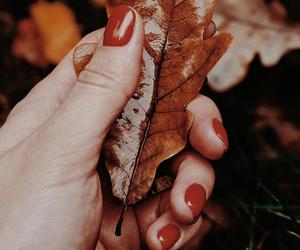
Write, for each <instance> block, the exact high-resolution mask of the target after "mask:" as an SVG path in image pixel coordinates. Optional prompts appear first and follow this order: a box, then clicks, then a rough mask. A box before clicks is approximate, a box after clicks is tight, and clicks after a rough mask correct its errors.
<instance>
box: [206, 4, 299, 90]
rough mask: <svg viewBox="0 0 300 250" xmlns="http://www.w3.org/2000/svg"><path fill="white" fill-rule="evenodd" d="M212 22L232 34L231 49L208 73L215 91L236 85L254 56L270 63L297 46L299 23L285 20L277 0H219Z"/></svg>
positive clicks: (264, 63)
mask: <svg viewBox="0 0 300 250" xmlns="http://www.w3.org/2000/svg"><path fill="white" fill-rule="evenodd" d="M214 21H215V22H216V24H217V26H218V28H219V30H220V31H222V32H229V33H231V34H232V35H233V37H234V40H233V44H232V46H231V48H230V49H229V50H228V52H227V53H226V55H225V56H224V57H223V58H222V59H221V60H220V62H219V63H218V64H217V65H216V67H214V69H213V70H212V71H211V72H210V74H209V82H210V86H211V87H212V88H213V89H214V90H217V91H225V90H227V89H229V88H230V87H232V86H234V85H236V84H238V83H239V82H240V81H241V80H242V79H243V78H244V77H245V75H246V73H247V71H248V67H249V64H250V62H251V61H252V60H253V58H254V57H255V55H257V54H258V55H259V56H260V59H261V62H262V64H263V65H264V66H272V65H275V64H276V63H278V61H279V60H280V58H281V57H282V56H283V55H284V54H285V53H287V52H288V51H290V50H293V49H297V48H300V25H299V24H298V25H296V24H291V23H288V21H287V19H286V14H285V11H284V9H283V7H282V6H280V5H279V2H278V1H275V2H273V3H272V4H267V3H266V1H264V0H219V1H218V7H217V14H216V16H215V18H214Z"/></svg>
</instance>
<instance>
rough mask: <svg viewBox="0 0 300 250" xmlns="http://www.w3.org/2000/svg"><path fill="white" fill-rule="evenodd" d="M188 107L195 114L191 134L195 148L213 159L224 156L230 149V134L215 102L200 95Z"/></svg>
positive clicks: (191, 141)
mask: <svg viewBox="0 0 300 250" xmlns="http://www.w3.org/2000/svg"><path fill="white" fill-rule="evenodd" d="M187 109H188V110H189V111H191V112H192V114H193V116H194V123H193V125H192V128H191V131H190V134H189V141H190V143H191V145H192V146H193V148H194V149H195V150H197V151H198V152H199V153H201V154H202V155H203V156H205V157H206V158H208V159H211V160H216V159H219V158H220V157H222V156H223V154H224V153H225V152H226V151H227V149H228V136H227V133H226V130H225V128H224V126H223V125H222V118H221V114H220V112H219V110H218V108H217V106H216V105H215V103H214V102H213V101H212V100H211V99H209V98H208V97H206V96H204V95H199V96H198V97H197V98H196V99H194V100H193V101H192V102H190V103H189V105H188V107H187Z"/></svg>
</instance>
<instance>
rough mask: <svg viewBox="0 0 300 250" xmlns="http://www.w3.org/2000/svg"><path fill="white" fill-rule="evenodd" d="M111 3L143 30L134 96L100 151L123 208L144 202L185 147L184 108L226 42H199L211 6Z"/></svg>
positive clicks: (187, 120)
mask: <svg viewBox="0 0 300 250" xmlns="http://www.w3.org/2000/svg"><path fill="white" fill-rule="evenodd" d="M113 3H117V4H120V3H123V4H128V5H131V6H133V7H134V8H135V9H136V10H137V11H138V12H139V13H140V14H141V16H142V18H143V21H144V24H145V50H144V55H143V65H142V68H141V75H140V79H139V83H138V86H137V89H136V92H135V94H134V95H133V97H132V98H131V99H130V100H129V102H128V104H127V105H126V107H125V109H124V111H123V113H122V114H121V115H120V117H119V118H118V119H117V121H116V122H115V124H114V125H113V127H112V129H111V130H110V133H109V135H108V137H107V140H106V142H105V146H104V148H105V155H106V165H107V168H108V170H109V172H110V175H111V180H112V191H113V194H114V195H115V196H116V197H118V198H119V199H120V200H122V201H123V202H124V204H125V206H124V207H125V208H126V206H127V205H129V204H135V203H136V202H138V201H139V200H141V199H142V198H143V197H145V195H146V194H147V192H148V191H149V189H150V187H151V186H152V184H153V180H154V178H155V173H156V169H157V167H158V165H159V164H160V163H161V162H163V161H164V160H166V159H168V158H170V157H172V156H174V155H176V154H177V153H178V152H179V151H181V150H182V149H183V148H184V147H185V145H186V137H187V133H188V130H189V128H190V126H191V124H192V115H191V114H190V113H189V112H187V111H186V110H185V108H186V105H187V104H188V103H189V102H190V101H191V100H192V99H193V98H194V97H195V96H197V95H198V92H199V90H200V88H201V86H202V84H203V82H204V80H205V78H206V75H207V73H208V72H209V70H210V69H211V68H212V67H213V66H214V64H215V63H216V62H217V61H218V60H219V58H220V57H221V56H222V55H223V53H224V52H225V51H226V49H227V47H228V46H229V44H230V42H231V36H230V35H228V34H220V35H217V36H214V37H213V38H210V39H207V40H203V38H202V36H203V32H204V30H205V29H206V28H207V26H208V25H209V23H210V21H211V18H212V15H213V12H214V7H215V1H214V0H201V1H198V0H182V1H174V0H168V1H167V0H166V1H159V0H155V1H154V0H143V1H114V2H113ZM77 50H78V49H76V50H75V53H74V62H76V61H78V60H77V59H78V58H77V55H78V54H80V55H81V56H82V53H77ZM79 50H81V51H82V47H81V48H80V47H79ZM87 51H91V50H90V47H89V48H87ZM86 63H87V61H85V62H84V63H83V65H80V67H81V69H82V68H83V67H84V66H85V64H86ZM75 67H76V63H75ZM77 67H78V65H77Z"/></svg>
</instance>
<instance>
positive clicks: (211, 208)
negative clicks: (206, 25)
mask: <svg viewBox="0 0 300 250" xmlns="http://www.w3.org/2000/svg"><path fill="white" fill-rule="evenodd" d="M103 2H104V0H91V1H89V0H76V1H70V0H64V1H33V0H23V1H17V0H0V126H1V125H2V124H3V122H4V121H5V119H6V116H7V114H8V113H9V111H10V110H11V108H12V107H13V106H14V105H15V104H16V103H17V102H19V101H20V100H21V99H22V98H23V97H24V96H25V95H26V94H27V93H28V92H29V91H30V89H31V88H32V87H33V86H34V85H35V84H36V83H37V82H38V81H39V80H41V79H42V78H43V77H45V76H46V75H47V74H48V73H49V72H50V71H51V70H52V69H53V68H54V67H55V65H56V64H57V63H58V62H59V61H60V60H61V58H63V56H64V55H65V54H66V52H67V51H69V50H70V49H71V48H72V47H73V46H74V45H75V44H76V43H77V42H78V40H79V39H80V38H81V37H82V36H84V35H85V34H87V33H89V32H91V31H93V30H95V29H98V28H100V27H103V26H105V23H106V19H107V18H106V13H105V10H104V9H103V7H102V6H103ZM214 21H215V22H216V24H217V27H218V29H219V30H220V31H225V32H230V33H232V34H233V36H234V37H235V40H234V43H233V45H232V48H231V49H229V51H228V53H227V54H226V56H225V57H224V58H223V59H222V60H221V62H220V63H219V64H218V65H217V67H216V68H215V69H214V70H213V71H212V72H211V73H210V75H209V84H207V85H206V86H205V87H204V89H203V90H202V93H203V94H205V95H208V96H209V97H210V98H212V99H213V100H214V101H215V102H216V103H217V105H218V107H219V108H220V110H221V112H222V114H223V119H224V123H225V127H226V128H227V130H228V133H229V137H230V150H229V152H228V153H227V154H226V156H225V157H224V158H223V159H222V160H220V161H215V162H213V165H214V168H215V171H216V188H215V190H214V193H213V196H212V199H211V201H210V202H209V203H208V205H207V206H206V208H205V211H204V218H205V223H204V225H203V227H202V228H201V232H199V234H198V235H197V237H195V238H194V239H193V240H192V241H191V242H190V243H189V244H188V245H187V246H186V247H185V248H184V249H204V250H229V249H230V250H240V249H247V250H267V249H270V250H277V249H278V250H297V249H300V80H299V73H300V1H299V0H219V1H218V6H217V13H216V15H215V17H214Z"/></svg>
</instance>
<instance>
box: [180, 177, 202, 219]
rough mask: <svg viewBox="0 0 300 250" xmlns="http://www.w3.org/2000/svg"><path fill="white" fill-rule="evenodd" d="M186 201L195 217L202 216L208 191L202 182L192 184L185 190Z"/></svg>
mask: <svg viewBox="0 0 300 250" xmlns="http://www.w3.org/2000/svg"><path fill="white" fill-rule="evenodd" d="M184 199H185V203H186V204H187V206H188V207H189V208H190V210H191V211H192V214H193V216H194V219H197V218H198V217H199V216H200V213H201V211H202V208H203V206H204V203H205V201H206V192H205V189H204V188H203V186H201V185H200V184H196V183H195V184H192V185H190V186H189V187H188V189H187V190H186V191H185V197H184Z"/></svg>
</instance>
